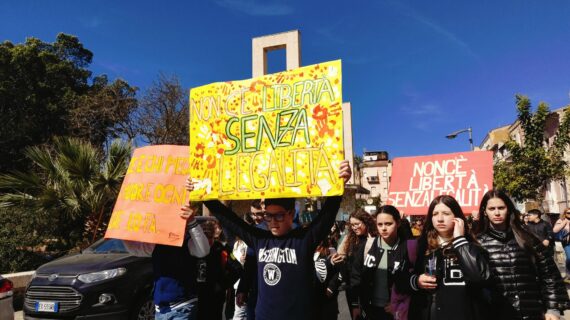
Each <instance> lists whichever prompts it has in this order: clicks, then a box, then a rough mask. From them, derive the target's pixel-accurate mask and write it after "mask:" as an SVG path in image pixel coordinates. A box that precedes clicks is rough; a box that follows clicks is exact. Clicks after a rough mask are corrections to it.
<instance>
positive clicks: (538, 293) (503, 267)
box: [479, 228, 569, 319]
mask: <svg viewBox="0 0 570 320" xmlns="http://www.w3.org/2000/svg"><path fill="white" fill-rule="evenodd" d="M479 242H480V243H481V246H483V247H484V248H485V249H486V250H487V251H488V252H489V267H490V269H491V274H492V281H491V283H492V284H493V287H492V288H491V292H492V294H491V303H492V305H493V306H492V308H491V309H492V310H493V312H492V314H493V317H494V318H495V319H544V313H545V312H546V310H547V309H554V310H564V309H566V308H567V306H568V303H569V301H568V293H567V292H566V288H565V286H564V283H563V282H562V278H561V276H560V272H559V271H558V269H557V267H556V264H555V263H554V260H553V259H552V257H551V256H550V255H548V254H546V250H545V249H546V248H545V247H543V246H541V245H540V244H539V245H537V246H536V254H535V257H534V258H532V257H531V255H530V254H528V253H527V251H525V250H524V249H522V248H521V247H520V246H519V244H518V243H517V241H516V240H515V238H514V235H513V233H512V231H510V230H509V231H508V232H501V231H497V230H494V229H491V228H489V230H487V231H486V232H485V233H484V234H481V235H479ZM533 260H534V261H533Z"/></svg>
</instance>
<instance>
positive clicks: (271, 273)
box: [263, 263, 281, 286]
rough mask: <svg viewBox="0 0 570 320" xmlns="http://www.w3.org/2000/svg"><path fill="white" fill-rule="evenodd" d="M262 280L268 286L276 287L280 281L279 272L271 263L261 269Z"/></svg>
mask: <svg viewBox="0 0 570 320" xmlns="http://www.w3.org/2000/svg"><path fill="white" fill-rule="evenodd" d="M263 280H265V283H267V284H268V285H270V286H274V285H276V284H277V283H278V282H279V280H281V270H279V267H277V266H276V265H274V264H273V263H268V264H266V265H265V267H263Z"/></svg>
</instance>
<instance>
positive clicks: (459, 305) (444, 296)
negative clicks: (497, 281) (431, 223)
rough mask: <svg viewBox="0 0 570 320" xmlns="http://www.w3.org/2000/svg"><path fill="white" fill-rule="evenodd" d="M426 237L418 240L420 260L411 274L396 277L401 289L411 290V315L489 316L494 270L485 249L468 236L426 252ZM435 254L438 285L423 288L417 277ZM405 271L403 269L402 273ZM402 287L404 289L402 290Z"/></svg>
mask: <svg viewBox="0 0 570 320" xmlns="http://www.w3.org/2000/svg"><path fill="white" fill-rule="evenodd" d="M425 252H426V243H425V240H424V241H422V240H421V239H420V241H418V260H417V261H416V265H415V268H414V272H413V273H411V274H409V277H408V278H407V279H406V277H398V279H396V281H397V286H398V289H399V290H400V289H401V288H403V286H408V287H409V291H410V292H412V300H411V304H410V312H409V316H408V318H409V319H418V320H420V319H431V320H463V319H465V320H479V319H481V320H487V314H488V311H489V309H488V304H487V299H486V298H485V297H486V293H487V291H486V290H485V286H486V285H487V284H488V281H489V279H490V276H491V273H490V271H489V264H488V258H487V254H486V252H485V250H484V249H483V248H481V247H480V246H479V245H477V244H475V243H472V242H469V241H468V240H467V239H466V238H465V237H458V238H455V239H453V241H452V244H451V245H450V246H446V248H439V249H437V250H436V251H435V252H433V253H431V254H430V255H429V256H426V255H425ZM434 256H435V257H436V261H437V263H436V270H435V276H436V278H437V288H436V289H435V290H423V289H420V288H419V287H418V277H419V276H420V275H421V274H423V273H426V272H427V269H428V268H427V266H428V259H430V258H433V257H434ZM403 274H404V273H402V275H403ZM400 291H402V290H400Z"/></svg>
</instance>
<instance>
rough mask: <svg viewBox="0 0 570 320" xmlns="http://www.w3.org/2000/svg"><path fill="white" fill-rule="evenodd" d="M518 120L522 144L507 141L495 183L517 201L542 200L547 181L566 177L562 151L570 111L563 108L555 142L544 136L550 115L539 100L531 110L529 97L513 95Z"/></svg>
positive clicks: (568, 138)
mask: <svg viewBox="0 0 570 320" xmlns="http://www.w3.org/2000/svg"><path fill="white" fill-rule="evenodd" d="M516 104H517V112H518V116H517V121H518V122H519V123H520V126H521V129H522V139H523V143H522V144H519V143H517V142H516V141H514V140H512V139H511V140H509V141H507V142H506V144H505V147H506V150H507V151H508V157H507V160H506V161H501V162H498V163H496V164H495V168H494V171H495V173H494V181H495V186H496V187H498V188H502V189H504V190H506V191H507V192H509V193H510V194H511V196H512V197H513V198H514V199H516V200H517V201H524V200H536V201H539V202H540V201H542V198H543V196H544V192H545V188H546V186H547V183H548V182H549V181H551V180H559V179H562V178H563V177H564V176H565V173H566V170H567V168H568V164H567V163H566V162H565V161H564V158H563V156H564V151H565V150H566V149H567V147H568V145H569V143H570V136H569V134H570V111H569V109H566V110H565V112H564V117H563V118H562V120H561V121H560V126H559V127H558V129H557V131H556V134H555V138H554V141H553V142H552V143H549V142H548V141H547V139H546V137H545V125H546V122H547V120H548V117H549V115H550V110H549V108H548V106H547V105H546V104H545V103H544V102H541V103H539V105H538V107H537V109H536V111H535V112H534V113H533V112H532V111H531V102H530V100H529V99H528V97H526V96H523V95H516Z"/></svg>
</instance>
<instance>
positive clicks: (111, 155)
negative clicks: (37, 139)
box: [0, 138, 132, 251]
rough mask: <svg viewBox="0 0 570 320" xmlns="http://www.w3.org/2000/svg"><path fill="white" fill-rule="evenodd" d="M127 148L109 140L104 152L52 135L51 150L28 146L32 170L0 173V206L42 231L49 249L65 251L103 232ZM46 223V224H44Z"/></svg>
mask: <svg viewBox="0 0 570 320" xmlns="http://www.w3.org/2000/svg"><path fill="white" fill-rule="evenodd" d="M131 151H132V148H131V147H130V146H129V145H127V144H125V143H123V142H120V141H119V140H116V141H113V143H112V144H111V146H110V147H109V148H108V150H107V154H106V156H105V155H103V154H102V153H101V152H100V151H98V149H96V148H94V147H93V146H92V145H91V144H89V143H86V142H83V141H81V140H78V139H75V138H55V139H54V141H53V144H52V147H51V148H47V147H37V146H36V147H28V148H26V150H25V155H26V157H27V158H28V159H29V160H30V161H31V163H33V168H32V170H29V171H26V172H22V171H13V172H11V173H8V174H0V189H1V190H7V192H5V193H2V194H0V207H1V208H5V209H6V210H10V209H13V208H17V209H21V210H25V211H26V212H27V213H28V214H27V217H28V218H25V219H23V220H21V221H20V222H21V223H23V224H24V225H26V226H28V222H29V223H35V222H34V221H36V220H38V219H40V220H41V221H43V222H44V223H43V224H38V225H36V226H35V228H34V226H33V225H32V226H31V227H32V229H33V230H36V232H42V234H41V238H42V239H43V241H48V242H46V243H45V244H46V245H48V249H49V250H54V251H67V250H70V249H72V248H75V247H78V246H81V245H84V244H88V243H90V242H92V241H93V240H94V239H96V238H98V237H100V236H102V235H103V233H104V230H105V229H106V222H107V221H108V220H109V218H110V214H111V211H112V208H113V206H114V203H115V200H116V198H117V195H118V193H119V190H120V187H121V183H122V180H123V178H124V175H125V172H126V169H127V166H128V160H129V157H130V154H131ZM46 222H47V223H46Z"/></svg>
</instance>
